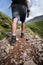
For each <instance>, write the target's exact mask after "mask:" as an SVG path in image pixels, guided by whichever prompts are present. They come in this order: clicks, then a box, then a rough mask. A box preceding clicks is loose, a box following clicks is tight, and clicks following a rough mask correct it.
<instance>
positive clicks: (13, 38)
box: [10, 36, 16, 45]
mask: <svg viewBox="0 0 43 65" xmlns="http://www.w3.org/2000/svg"><path fill="white" fill-rule="evenodd" d="M15 42H16V36H12V38H11V41H10V44H11V45H14V44H15Z"/></svg>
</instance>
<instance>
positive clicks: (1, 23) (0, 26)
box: [0, 12, 11, 39]
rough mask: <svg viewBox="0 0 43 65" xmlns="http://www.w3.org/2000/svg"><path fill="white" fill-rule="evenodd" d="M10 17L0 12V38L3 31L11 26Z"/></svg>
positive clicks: (3, 35)
mask: <svg viewBox="0 0 43 65" xmlns="http://www.w3.org/2000/svg"><path fill="white" fill-rule="evenodd" d="M10 25H11V18H10V17H9V16H7V15H6V14H4V13H3V12H0V39H3V38H4V37H5V32H6V31H7V32H8V31H10V28H11V26H10Z"/></svg>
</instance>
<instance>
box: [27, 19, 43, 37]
mask: <svg viewBox="0 0 43 65" xmlns="http://www.w3.org/2000/svg"><path fill="white" fill-rule="evenodd" d="M27 28H28V29H27ZM29 29H30V30H31V31H32V32H33V33H34V34H35V35H36V34H37V35H39V36H40V37H41V38H43V20H41V21H37V22H29V23H26V30H27V31H29ZM31 31H30V32H31ZM32 32H31V33H32Z"/></svg>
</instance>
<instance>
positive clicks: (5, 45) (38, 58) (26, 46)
mask: <svg viewBox="0 0 43 65" xmlns="http://www.w3.org/2000/svg"><path fill="white" fill-rule="evenodd" d="M16 34H17V37H18V39H19V40H18V41H17V42H16V43H15V44H14V46H11V45H10V44H9V40H10V38H5V39H3V40H1V41H0V65H43V40H42V39H40V38H39V37H38V36H36V37H35V36H33V35H30V34H27V33H25V35H24V38H20V31H17V32H16Z"/></svg>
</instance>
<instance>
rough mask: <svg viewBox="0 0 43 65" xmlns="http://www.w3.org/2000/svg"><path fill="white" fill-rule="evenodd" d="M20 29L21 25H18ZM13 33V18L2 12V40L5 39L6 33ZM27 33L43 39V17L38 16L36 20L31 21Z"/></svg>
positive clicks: (0, 31)
mask: <svg viewBox="0 0 43 65" xmlns="http://www.w3.org/2000/svg"><path fill="white" fill-rule="evenodd" d="M18 29H20V24H19V25H18ZM10 31H11V18H10V17H9V16H7V15H6V14H4V13H3V12H0V40H1V39H3V38H4V37H5V32H10ZM26 32H27V33H30V34H33V35H39V36H40V37H41V38H43V15H42V16H37V17H35V18H34V19H32V20H30V22H27V23H26Z"/></svg>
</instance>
